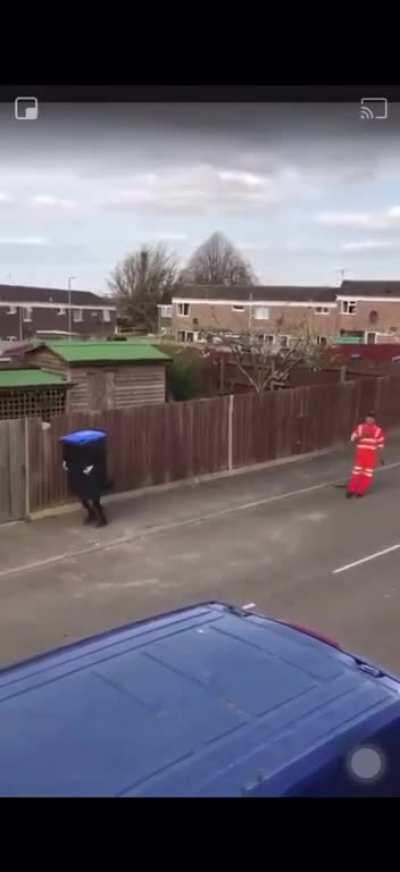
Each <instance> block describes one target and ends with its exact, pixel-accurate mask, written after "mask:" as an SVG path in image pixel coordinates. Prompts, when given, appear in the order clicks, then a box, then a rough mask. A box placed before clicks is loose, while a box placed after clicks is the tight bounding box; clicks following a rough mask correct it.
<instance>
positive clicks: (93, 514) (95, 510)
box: [81, 497, 106, 524]
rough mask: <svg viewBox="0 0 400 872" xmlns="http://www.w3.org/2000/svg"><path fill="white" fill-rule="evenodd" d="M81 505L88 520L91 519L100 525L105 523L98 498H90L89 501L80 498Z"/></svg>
mask: <svg viewBox="0 0 400 872" xmlns="http://www.w3.org/2000/svg"><path fill="white" fill-rule="evenodd" d="M81 503H82V505H83V508H84V509H86V511H87V513H88V520H92V519H93V520H94V521H98V522H99V523H101V524H104V523H105V521H106V516H105V514H104V509H103V506H102V505H101V502H100V497H92V499H91V500H84V499H83V497H81Z"/></svg>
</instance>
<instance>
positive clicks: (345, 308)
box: [342, 300, 357, 315]
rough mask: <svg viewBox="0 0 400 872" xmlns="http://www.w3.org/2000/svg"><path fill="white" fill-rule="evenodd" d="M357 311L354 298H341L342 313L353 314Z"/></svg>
mask: <svg viewBox="0 0 400 872" xmlns="http://www.w3.org/2000/svg"><path fill="white" fill-rule="evenodd" d="M356 312H357V302H356V300H342V315H355V314H356Z"/></svg>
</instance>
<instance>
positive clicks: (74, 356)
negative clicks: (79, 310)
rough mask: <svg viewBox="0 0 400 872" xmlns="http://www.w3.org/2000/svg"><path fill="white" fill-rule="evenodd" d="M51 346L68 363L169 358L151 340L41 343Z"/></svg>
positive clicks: (166, 359)
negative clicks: (136, 341)
mask: <svg viewBox="0 0 400 872" xmlns="http://www.w3.org/2000/svg"><path fill="white" fill-rule="evenodd" d="M41 344H43V345H46V346H47V347H48V348H51V349H52V351H54V352H55V353H56V354H58V355H60V357H62V358H63V360H66V361H67V362H68V363H75V364H79V363H103V362H104V363H129V362H132V363H134V362H137V363H141V362H145V361H152V360H154V361H156V360H159V361H164V362H165V363H166V362H167V361H168V360H169V357H168V356H167V355H166V354H163V352H162V351H159V350H158V348H155V347H154V346H153V345H151V344H150V343H149V342H148V343H145V342H138V343H135V342H107V341H103V342H91V341H90V340H86V341H85V342H74V341H69V342H68V341H67V342H61V341H56V342H45V343H41Z"/></svg>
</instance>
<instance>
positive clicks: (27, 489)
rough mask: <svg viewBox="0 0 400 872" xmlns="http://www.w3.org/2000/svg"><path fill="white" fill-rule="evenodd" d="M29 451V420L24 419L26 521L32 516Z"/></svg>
mask: <svg viewBox="0 0 400 872" xmlns="http://www.w3.org/2000/svg"><path fill="white" fill-rule="evenodd" d="M29 449H30V446H29V418H24V454H25V519H28V518H29V517H30V514H31V458H30V450H29Z"/></svg>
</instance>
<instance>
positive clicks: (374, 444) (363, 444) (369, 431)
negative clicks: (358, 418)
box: [347, 424, 384, 496]
mask: <svg viewBox="0 0 400 872" xmlns="http://www.w3.org/2000/svg"><path fill="white" fill-rule="evenodd" d="M353 437H354V439H355V438H356V439H358V444H357V447H356V452H355V457H354V465H353V469H352V472H351V476H350V479H349V482H348V485H347V490H348V492H349V493H351V494H359V495H360V496H362V495H363V494H365V493H366V491H367V490H368V488H369V487H370V485H371V484H372V480H373V477H374V470H375V468H376V466H377V463H378V456H379V451H380V449H381V448H383V445H384V436H383V433H382V430H381V428H380V427H377V426H374V427H370V426H369V425H364V424H361V425H360V426H359V427H357V428H356V430H355V431H354V433H353Z"/></svg>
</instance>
